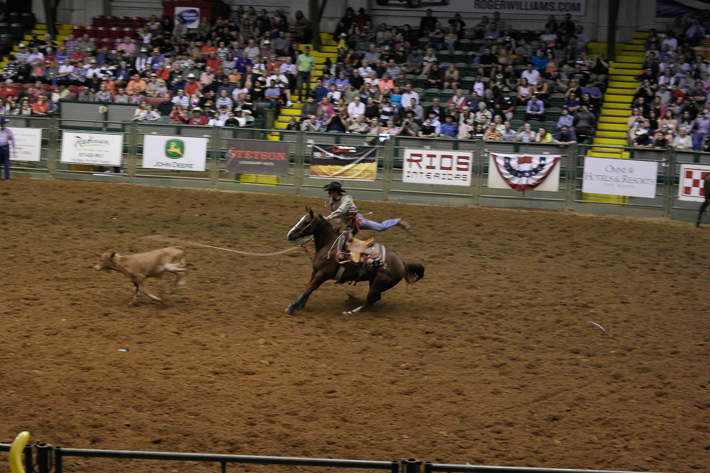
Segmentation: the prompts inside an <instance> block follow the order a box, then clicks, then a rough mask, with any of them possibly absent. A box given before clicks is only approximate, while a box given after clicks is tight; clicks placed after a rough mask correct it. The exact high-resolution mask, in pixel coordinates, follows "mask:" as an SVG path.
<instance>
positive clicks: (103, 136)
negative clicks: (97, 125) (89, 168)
mask: <svg viewBox="0 0 710 473" xmlns="http://www.w3.org/2000/svg"><path fill="white" fill-rule="evenodd" d="M122 157H123V135H122V134H108V133H75V132H72V131H65V132H63V133H62V157H61V161H62V162H63V163H70V164H93V165H94V166H120V165H121V158H122Z"/></svg>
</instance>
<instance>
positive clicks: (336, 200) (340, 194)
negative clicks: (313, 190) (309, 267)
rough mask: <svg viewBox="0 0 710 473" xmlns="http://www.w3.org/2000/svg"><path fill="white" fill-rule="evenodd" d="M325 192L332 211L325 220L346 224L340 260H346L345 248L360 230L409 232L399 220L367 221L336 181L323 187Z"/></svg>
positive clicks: (402, 221) (403, 222)
mask: <svg viewBox="0 0 710 473" xmlns="http://www.w3.org/2000/svg"><path fill="white" fill-rule="evenodd" d="M323 190H324V191H327V192H328V196H329V197H330V200H329V201H328V205H329V206H330V210H331V211H332V213H331V214H330V215H328V216H327V217H325V220H335V219H339V220H341V221H343V222H345V225H346V226H345V232H343V235H344V236H343V237H342V238H339V239H338V249H337V254H338V258H339V259H340V260H345V259H346V258H344V257H343V255H344V254H345V253H344V251H343V248H347V245H348V244H349V243H350V241H351V240H352V238H353V236H354V235H355V234H357V233H358V231H360V230H372V231H375V232H384V231H385V230H387V229H389V228H392V227H402V228H404V229H405V230H409V224H408V223H407V222H405V221H404V220H402V219H399V218H393V219H390V220H385V221H384V222H382V223H378V222H373V221H372V220H367V219H366V218H365V217H363V216H362V215H360V214H359V213H358V211H357V207H356V206H355V202H354V201H353V198H352V196H351V195H348V194H346V193H345V189H343V186H342V185H341V184H340V183H339V182H335V181H334V182H331V183H330V184H326V185H325V186H323Z"/></svg>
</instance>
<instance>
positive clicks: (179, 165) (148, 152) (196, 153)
mask: <svg viewBox="0 0 710 473" xmlns="http://www.w3.org/2000/svg"><path fill="white" fill-rule="evenodd" d="M206 161H207V139H206V138H186V137H183V136H159V135H145V137H144V138H143V167H144V168H150V169H174V170H179V171H204V170H205V163H206Z"/></svg>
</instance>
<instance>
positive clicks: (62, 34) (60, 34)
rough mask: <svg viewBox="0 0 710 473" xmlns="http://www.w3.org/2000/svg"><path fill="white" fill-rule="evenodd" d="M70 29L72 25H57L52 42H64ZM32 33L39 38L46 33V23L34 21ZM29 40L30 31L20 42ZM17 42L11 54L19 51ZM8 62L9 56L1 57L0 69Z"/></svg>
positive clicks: (25, 42)
mask: <svg viewBox="0 0 710 473" xmlns="http://www.w3.org/2000/svg"><path fill="white" fill-rule="evenodd" d="M71 29H72V25H57V38H56V39H55V40H54V42H55V43H57V44H58V45H62V44H64V38H66V37H67V36H68V35H69V34H71ZM32 33H35V34H37V37H38V38H41V37H42V36H43V35H45V34H47V25H45V24H43V23H36V24H35V27H34V29H33V30H32ZM31 40H32V34H31V33H30V34H26V35H25V37H24V38H23V39H22V42H23V43H24V44H27V43H29V42H30V41H31ZM19 43H20V42H19V41H18V42H16V44H15V46H14V47H13V48H12V54H17V53H18V52H19V51H20V49H19V48H18V47H17V45H18V44H19ZM9 62H10V57H9V56H5V57H3V58H2V60H0V69H3V68H4V67H5V66H6V65H7V63H9Z"/></svg>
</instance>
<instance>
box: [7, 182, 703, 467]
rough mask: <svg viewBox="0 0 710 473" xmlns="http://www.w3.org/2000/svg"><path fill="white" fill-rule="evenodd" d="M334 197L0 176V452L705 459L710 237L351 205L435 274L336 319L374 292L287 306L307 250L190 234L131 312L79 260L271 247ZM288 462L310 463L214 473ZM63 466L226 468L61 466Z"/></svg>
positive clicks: (120, 281)
mask: <svg viewBox="0 0 710 473" xmlns="http://www.w3.org/2000/svg"><path fill="white" fill-rule="evenodd" d="M324 197H325V196H324ZM355 198H356V199H357V194H356V193H355ZM324 202H325V199H324V198H323V199H315V198H301V197H292V196H277V195H265V194H243V193H223V192H213V191H197V190H179V189H165V188H148V187H136V186H130V185H120V184H99V183H84V182H64V181H51V180H28V179H17V180H14V181H10V182H8V183H5V182H0V223H1V225H0V280H1V281H2V290H1V291H0V301H1V302H2V303H1V304H0V321H1V324H2V338H1V339H2V348H1V350H0V366H1V367H2V368H1V371H0V373H1V376H0V413H2V415H1V416H0V441H2V442H10V441H11V440H12V439H13V438H14V437H15V435H16V434H17V433H19V432H20V431H21V430H29V431H30V432H31V434H32V442H34V441H35V440H41V441H43V442H47V443H50V444H52V445H55V446H63V447H70V448H96V449H117V450H148V451H165V452H195V453H220V454H222V453H224V454H230V453H231V454H243V455H269V456H293V457H327V458H342V459H354V460H378V461H390V460H399V459H401V458H418V459H421V460H425V461H432V462H437V463H460V464H464V463H471V464H486V465H499V466H529V467H548V468H575V469H608V470H631V471H664V472H693V471H699V472H702V471H705V472H706V471H709V470H710V370H709V369H708V367H709V366H710V328H709V324H708V315H709V314H710V310H709V308H710V285H709V282H710V274H709V273H708V270H709V269H710V252H709V251H708V249H709V247H710V228H707V227H706V228H704V229H703V230H702V231H696V230H694V229H693V227H692V225H691V224H688V223H680V222H669V221H662V220H643V219H631V218H615V217H594V216H588V215H575V214H570V213H563V212H548V211H526V210H512V209H497V208H455V207H430V206H416V205H397V204H382V203H371V202H363V201H358V204H359V207H360V208H361V210H362V211H364V212H369V211H372V212H373V213H374V214H373V215H372V218H373V219H374V220H382V219H386V218H392V217H402V218H404V219H406V220H407V221H409V222H410V223H411V224H412V231H411V232H409V233H406V232H404V231H403V230H402V229H399V228H395V229H392V230H390V231H388V232H387V233H383V234H380V235H378V239H379V241H381V242H383V243H385V244H386V245H387V246H388V247H390V248H391V249H394V250H395V251H396V252H397V253H398V254H399V255H400V256H401V257H402V258H403V259H405V260H416V261H419V262H421V263H423V264H424V265H425V266H426V274H425V278H424V279H423V280H421V281H419V282H418V283H416V284H414V285H411V286H409V288H407V286H406V285H405V284H404V283H402V284H401V285H399V286H397V287H396V288H394V289H392V290H391V291H389V292H387V293H385V295H384V297H383V300H382V301H381V302H380V303H378V305H377V307H376V310H374V311H373V312H370V313H365V314H362V315H358V316H353V317H347V316H344V315H342V312H343V310H346V309H351V308H354V307H356V306H358V305H360V304H361V303H362V302H363V300H364V296H365V293H366V290H367V287H366V285H364V284H361V285H358V286H354V287H353V286H348V285H346V286H333V285H331V284H330V283H327V284H326V285H324V286H323V287H322V288H321V289H319V290H318V291H317V292H316V293H314V295H313V296H311V298H310V301H309V302H308V306H307V308H306V309H305V310H304V311H301V312H298V313H297V315H296V316H291V315H288V314H286V313H284V309H286V306H288V304H289V303H291V302H292V301H293V300H294V299H295V298H296V297H297V296H298V295H299V294H300V293H301V291H302V290H303V289H304V288H305V286H306V283H307V281H308V278H309V276H310V260H309V258H308V256H306V255H305V253H303V252H302V251H301V250H299V251H298V252H292V253H289V254H286V255H283V256H278V257H270V258H259V257H246V256H240V255H236V254H232V253H228V252H223V251H218V250H213V249H205V248H198V247H187V260H188V262H189V263H190V265H191V266H190V273H189V276H188V277H189V279H188V287H187V288H185V289H183V290H180V291H179V292H177V293H176V294H173V295H168V294H167V292H168V289H169V285H170V283H172V280H173V277H172V276H168V277H165V278H163V279H162V280H151V281H149V284H148V287H149V288H152V289H154V290H155V292H156V293H157V294H159V295H165V296H166V303H165V305H164V306H163V305H161V304H159V303H156V302H152V301H150V300H148V298H146V297H145V296H140V298H139V301H140V305H139V306H138V307H129V305H128V302H129V301H130V299H131V289H132V288H131V284H130V283H129V282H128V281H127V280H126V279H125V278H124V277H123V276H122V275H121V274H119V273H108V272H100V273H99V272H96V271H94V270H93V269H92V267H93V265H94V264H95V263H96V262H97V261H98V259H99V256H100V255H101V253H102V252H104V251H106V250H114V251H117V252H119V253H123V254H128V253H134V252H142V251H147V250H152V249H156V248H159V247H162V246H165V245H163V244H161V243H157V242H156V241H153V240H151V239H147V238H145V237H146V236H150V235H162V236H168V237H174V238H179V239H183V240H189V241H194V242H200V243H206V244H209V245H215V246H221V247H227V248H234V249H238V250H246V251H256V252H272V251H278V250H281V249H284V248H287V247H288V245H290V243H288V242H287V241H286V239H285V237H286V233H287V231H288V230H289V229H290V228H291V227H292V226H293V225H294V224H295V223H296V222H297V221H298V220H299V219H300V218H301V216H302V215H303V209H304V205H312V206H314V207H315V208H316V209H323V210H321V211H324V210H325V209H324V207H323V205H324ZM589 322H596V323H598V324H600V325H601V326H603V327H604V328H605V329H606V330H607V332H608V334H605V333H604V332H603V331H602V330H601V329H600V328H598V327H597V326H595V325H592V324H590V323H589ZM121 348H126V349H128V351H127V352H126V351H119V349H121ZM5 458H6V456H5V454H2V455H0V460H2V463H1V464H0V471H2V472H4V471H7V464H6V463H5V460H4V459H5ZM294 470H299V471H304V472H306V471H307V472H309V473H310V472H314V473H316V472H318V471H323V470H318V469H316V468H282V467H269V468H268V469H267V468H265V467H255V466H249V465H243V466H242V465H236V466H229V467H228V469H227V471H237V472H239V471H263V472H266V471H268V472H276V473H280V472H284V471H294ZM65 471H70V472H82V473H84V472H92V473H108V472H111V473H116V472H129V471H130V472H154V471H155V472H180V473H182V472H203V471H210V472H215V471H219V467H218V465H216V464H209V465H201V464H199V465H198V464H193V463H190V464H186V463H169V462H156V461H143V462H128V461H125V460H101V459H67V460H66V465H65Z"/></svg>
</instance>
